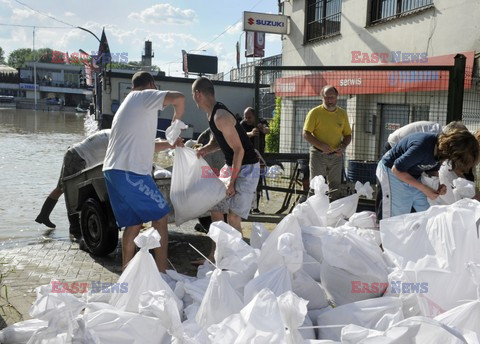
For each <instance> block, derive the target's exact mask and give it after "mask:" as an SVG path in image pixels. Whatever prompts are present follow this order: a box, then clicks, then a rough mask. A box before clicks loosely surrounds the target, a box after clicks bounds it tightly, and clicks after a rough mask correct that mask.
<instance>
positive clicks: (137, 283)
mask: <svg viewBox="0 0 480 344" xmlns="http://www.w3.org/2000/svg"><path fill="white" fill-rule="evenodd" d="M134 241H135V244H136V245H137V246H138V247H139V248H140V251H139V252H138V253H137V254H136V255H135V257H133V259H132V260H131V261H130V262H129V263H128V265H127V268H126V269H125V271H124V272H123V273H122V274H121V276H120V278H119V279H118V282H117V283H118V284H119V285H122V283H123V285H126V286H127V288H128V290H127V291H126V292H119V293H112V296H111V298H110V301H109V303H110V304H111V305H112V306H115V307H116V308H117V309H119V310H122V311H127V312H135V313H138V312H139V308H138V307H139V302H140V296H141V295H142V293H145V292H148V291H156V292H158V291H160V290H165V291H166V292H168V293H169V294H170V295H171V297H172V298H174V299H175V300H176V302H177V305H178V309H179V310H181V309H182V306H183V305H182V301H180V300H179V299H178V298H177V297H176V296H175V294H174V292H173V291H172V289H170V287H169V285H168V284H167V282H165V281H164V280H163V279H162V277H161V275H160V272H159V271H158V268H157V265H156V264H155V260H154V259H153V257H152V255H151V254H150V252H148V250H150V249H153V248H156V247H160V234H159V233H158V231H157V230H156V229H155V228H153V227H152V228H150V229H148V230H146V231H145V232H143V233H140V234H139V235H138V236H137V237H136V238H135V240H134Z"/></svg>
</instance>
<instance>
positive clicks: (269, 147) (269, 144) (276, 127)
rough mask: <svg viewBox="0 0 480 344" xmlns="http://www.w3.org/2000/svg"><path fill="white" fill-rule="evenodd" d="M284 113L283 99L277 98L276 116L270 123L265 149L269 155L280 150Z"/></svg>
mask: <svg viewBox="0 0 480 344" xmlns="http://www.w3.org/2000/svg"><path fill="white" fill-rule="evenodd" d="M281 113H282V98H281V97H277V98H275V114H274V115H273V119H272V120H271V121H270V123H269V127H270V133H269V134H267V136H266V137H265V149H266V151H267V152H269V153H278V151H279V150H280V116H281Z"/></svg>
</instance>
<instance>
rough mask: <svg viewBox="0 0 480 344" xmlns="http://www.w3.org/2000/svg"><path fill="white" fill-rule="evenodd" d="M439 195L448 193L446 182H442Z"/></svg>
mask: <svg viewBox="0 0 480 344" xmlns="http://www.w3.org/2000/svg"><path fill="white" fill-rule="evenodd" d="M437 192H438V194H439V195H442V196H443V195H445V194H446V193H447V186H446V185H445V184H440V186H439V187H438V190H437Z"/></svg>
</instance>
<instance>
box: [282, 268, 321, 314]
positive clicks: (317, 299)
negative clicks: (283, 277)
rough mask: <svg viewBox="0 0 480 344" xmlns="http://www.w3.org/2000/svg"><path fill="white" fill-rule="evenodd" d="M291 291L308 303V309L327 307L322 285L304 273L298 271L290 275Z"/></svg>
mask: <svg viewBox="0 0 480 344" xmlns="http://www.w3.org/2000/svg"><path fill="white" fill-rule="evenodd" d="M291 276H292V291H293V292H294V293H295V294H296V295H298V296H299V297H301V298H302V299H305V300H307V301H308V309H318V308H324V307H327V306H328V305H329V301H328V297H327V293H326V292H325V290H324V289H323V287H322V285H321V284H320V283H318V282H317V281H315V280H314V279H313V278H312V277H310V276H309V275H308V274H307V273H306V272H305V271H303V270H299V271H297V272H295V273H293V274H292V275H291Z"/></svg>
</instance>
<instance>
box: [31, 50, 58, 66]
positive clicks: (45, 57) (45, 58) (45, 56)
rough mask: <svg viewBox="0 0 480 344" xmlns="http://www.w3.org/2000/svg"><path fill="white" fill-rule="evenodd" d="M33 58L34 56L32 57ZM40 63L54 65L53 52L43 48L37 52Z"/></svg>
mask: <svg viewBox="0 0 480 344" xmlns="http://www.w3.org/2000/svg"><path fill="white" fill-rule="evenodd" d="M32 57H33V56H32ZM35 57H36V59H37V61H38V62H45V63H52V57H53V50H52V49H50V48H41V49H38V50H37V51H36V56H35Z"/></svg>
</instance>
